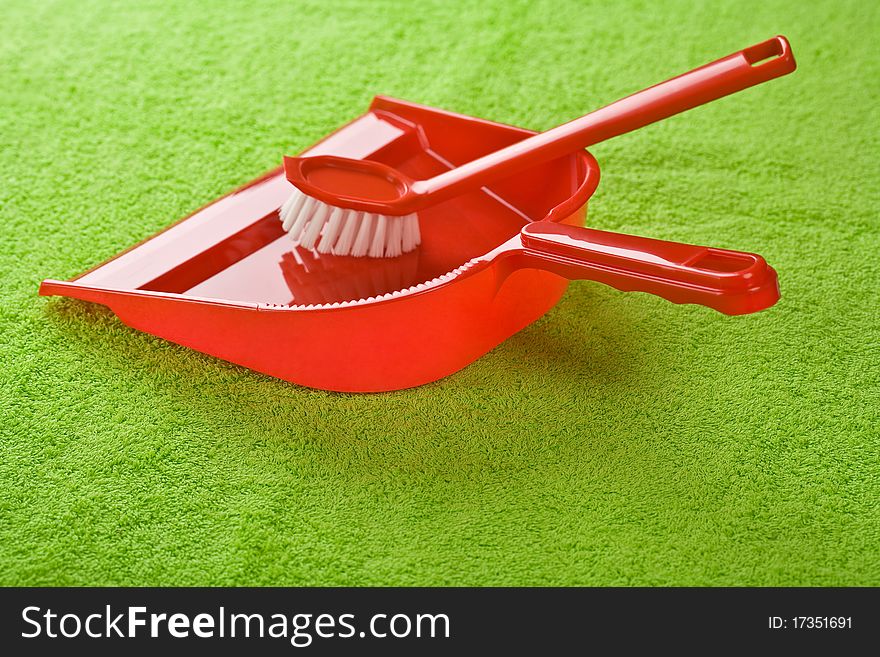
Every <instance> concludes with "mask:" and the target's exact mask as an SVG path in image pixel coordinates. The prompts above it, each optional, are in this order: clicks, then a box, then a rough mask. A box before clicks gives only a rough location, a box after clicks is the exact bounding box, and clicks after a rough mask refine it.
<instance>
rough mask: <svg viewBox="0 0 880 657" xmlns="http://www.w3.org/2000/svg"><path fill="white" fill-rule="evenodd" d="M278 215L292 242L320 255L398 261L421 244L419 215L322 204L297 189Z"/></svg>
mask: <svg viewBox="0 0 880 657" xmlns="http://www.w3.org/2000/svg"><path fill="white" fill-rule="evenodd" d="M278 216H279V217H280V219H281V225H282V227H283V228H284V230H286V231H287V233H288V235H290V239H292V240H293V241H294V242H295V243H296V244H298V245H299V246H301V247H303V248H305V249H316V250H317V251H318V253H332V254H333V255H339V256H355V257H363V256H369V257H371V258H395V257H397V256H399V255H401V254H404V253H407V252H409V251H412V250H413V249H415V248H416V247H417V246H418V245H419V244H420V243H421V235H420V232H419V219H418V216H416V215H415V214H409V215H405V216H403V217H394V216H389V215H384V214H376V213H373V212H361V211H359V210H349V209H347V208H340V207H336V206H332V205H327V204H326V203H322V202H321V201H319V200H317V199H315V198H312V197H311V196H308V195H307V194H305V193H304V192H302V191H300V190H299V189H296V188H294V190H293V193H292V194H291V195H290V198H288V199H287V201H285V203H284V205H282V206H281V209H280V210H279V211H278Z"/></svg>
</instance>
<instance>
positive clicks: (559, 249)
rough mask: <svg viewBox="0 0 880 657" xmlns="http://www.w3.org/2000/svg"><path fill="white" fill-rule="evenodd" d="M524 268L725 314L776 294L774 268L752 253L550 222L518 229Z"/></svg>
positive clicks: (767, 302)
mask: <svg viewBox="0 0 880 657" xmlns="http://www.w3.org/2000/svg"><path fill="white" fill-rule="evenodd" d="M520 238H521V240H522V246H523V254H524V255H525V256H526V257H525V261H524V266H526V267H535V268H538V269H544V270H548V271H552V272H553V273H556V274H559V275H560V276H564V277H565V278H568V279H570V280H591V281H598V282H600V283H605V284H606V285H610V286H612V287H615V288H617V289H619V290H623V291H627V292H648V293H650V294H654V295H657V296H660V297H663V298H664V299H668V300H669V301H673V302H675V303H693V304H699V305H701V306H708V307H709V308H714V309H715V310H718V311H720V312H722V313H725V314H727V315H742V314H746V313H753V312H757V311H759V310H763V309H765V308H769V307H770V306H772V305H773V304H774V303H776V301H777V300H778V299H779V286H778V282H777V278H776V272H775V271H774V270H773V268H772V267H770V266H769V265H768V264H767V262H766V261H765V260H764V258H762V257H761V256H759V255H756V254H754V253H744V252H741V251H729V250H727V249H716V248H712V247H706V246H694V245H691V244H681V243H679V242H667V241H663V240H655V239H650V238H647V237H635V236H633V235H623V234H621V233H611V232H607V231H603V230H596V229H594V228H581V227H579V226H568V225H565V224H557V223H554V222H550V221H538V222H535V223H532V224H528V225H526V226H525V227H524V228H523V229H522V231H521V233H520Z"/></svg>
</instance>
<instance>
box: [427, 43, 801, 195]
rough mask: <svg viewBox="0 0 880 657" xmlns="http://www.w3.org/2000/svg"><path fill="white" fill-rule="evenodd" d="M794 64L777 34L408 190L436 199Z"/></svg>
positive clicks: (771, 75)
mask: <svg viewBox="0 0 880 657" xmlns="http://www.w3.org/2000/svg"><path fill="white" fill-rule="evenodd" d="M795 67H796V63H795V61H794V56H793V55H792V52H791V47H790V46H789V43H788V40H787V39H786V38H785V37H783V36H777V37H774V38H772V39H769V40H767V41H764V42H762V43H759V44H757V45H754V46H752V47H750V48H746V49H745V50H740V51H739V52H735V53H733V54H732V55H728V56H727V57H724V58H722V59H719V60H717V61H714V62H712V63H710V64H706V65H705V66H702V67H700V68H697V69H694V70H693V71H690V72H689V73H684V74H683V75H679V76H678V77H675V78H672V79H671V80H667V81H666V82H661V83H660V84H658V85H655V86H653V87H649V88H648V89H644V90H643V91H639V92H637V93H635V94H633V95H631V96H627V97H626V98H623V99H621V100H618V101H617V102H615V103H612V104H611V105H607V106H605V107H603V108H602V109H599V110H596V111H595V112H592V113H590V114H587V115H586V116H583V117H581V118H579V119H575V120H573V121H570V122H568V123H565V124H563V125H561V126H558V127H556V128H553V129H552V130H548V131H547V132H542V133H539V134H537V135H535V136H533V137H529V138H527V139H524V140H522V141H519V142H516V143H515V144H511V145H510V146H507V147H505V148H502V149H501V150H498V151H495V152H494V153H490V154H489V155H486V156H484V157H481V158H478V159H476V160H472V161H470V162H468V163H466V164H463V165H461V166H460V167H457V168H455V169H451V170H450V171H447V172H445V173H442V174H440V175H438V176H435V177H433V178H430V179H428V180H420V181H417V182H415V183H413V185H412V191H413V192H414V193H415V194H416V195H418V196H420V197H421V199H422V202H423V203H424V204H425V205H428V204H433V203H437V202H439V201H442V200H444V199H446V198H451V197H452V196H456V195H458V194H461V193H464V192H468V191H472V190H474V189H479V188H480V187H482V186H484V185H487V184H489V183H491V182H493V181H495V180H498V179H500V178H505V177H507V176H510V175H512V174H515V173H518V172H520V171H523V170H524V169H527V168H529V167H531V166H534V165H536V164H541V163H544V162H547V161H549V160H552V159H555V158H557V157H561V156H563V155H567V154H568V153H571V152H573V151H575V150H579V149H582V148H587V147H588V146H592V145H593V144H597V143H599V142H601V141H605V140H606V139H610V138H612V137H616V136H618V135H622V134H625V133H627V132H632V131H633V130H637V129H639V128H641V127H644V126H646V125H649V124H651V123H654V122H656V121H660V120H662V119H665V118H667V117H669V116H672V115H674V114H678V113H680V112H684V111H685V110H689V109H691V108H693V107H698V106H699V105H704V104H706V103H708V102H711V101H713V100H716V99H718V98H722V97H724V96H727V95H729V94H732V93H735V92H737V91H741V90H743V89H747V88H748V87H752V86H754V85H756V84H760V83H762V82H767V81H768V80H772V79H774V78H778V77H780V76H782V75H786V74H787V73H791V72H792V71H793V70H794V69H795Z"/></svg>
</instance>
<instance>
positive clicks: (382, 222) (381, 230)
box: [367, 214, 391, 258]
mask: <svg viewBox="0 0 880 657" xmlns="http://www.w3.org/2000/svg"><path fill="white" fill-rule="evenodd" d="M375 216H376V229H375V230H374V231H373V237H372V239H371V240H370V248H369V250H368V251H367V255H369V256H370V257H371V258H381V257H382V256H384V255H385V232H386V231H387V230H388V220H389V219H391V217H386V216H385V215H384V214H377V215H375Z"/></svg>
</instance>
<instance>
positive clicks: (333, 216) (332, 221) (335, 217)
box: [318, 208, 345, 253]
mask: <svg viewBox="0 0 880 657" xmlns="http://www.w3.org/2000/svg"><path fill="white" fill-rule="evenodd" d="M344 224H345V210H343V209H342V208H333V212H331V213H330V218H329V219H328V220H327V225H326V227H325V228H324V232H323V233H322V234H321V241H320V242H319V243H318V253H332V252H333V245H334V244H336V238H338V237H339V234H340V233H341V232H342V227H343V225H344Z"/></svg>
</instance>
